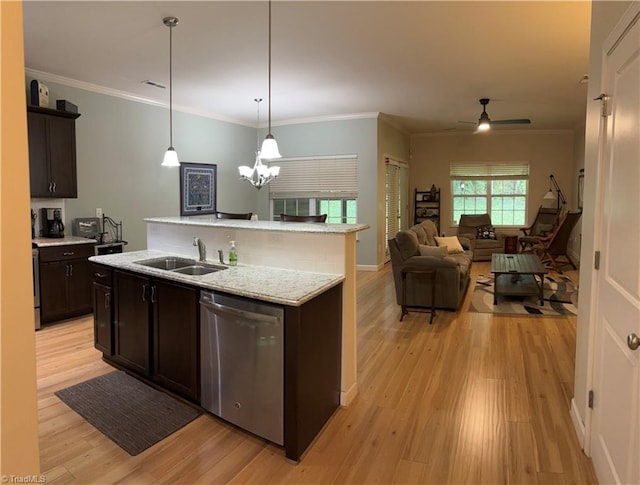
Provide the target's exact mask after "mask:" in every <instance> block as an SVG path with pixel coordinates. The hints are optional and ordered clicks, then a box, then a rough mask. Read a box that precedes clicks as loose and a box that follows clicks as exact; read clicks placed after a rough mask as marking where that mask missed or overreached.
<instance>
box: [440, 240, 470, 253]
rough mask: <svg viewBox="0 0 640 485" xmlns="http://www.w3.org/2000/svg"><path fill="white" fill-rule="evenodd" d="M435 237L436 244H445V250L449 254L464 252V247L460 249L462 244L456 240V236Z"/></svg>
mask: <svg viewBox="0 0 640 485" xmlns="http://www.w3.org/2000/svg"><path fill="white" fill-rule="evenodd" d="M435 239H436V243H437V244H438V246H447V251H448V253H449V254H456V253H463V252H464V249H462V245H461V244H460V241H459V240H458V236H449V237H436V238H435Z"/></svg>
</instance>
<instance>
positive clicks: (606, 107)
mask: <svg viewBox="0 0 640 485" xmlns="http://www.w3.org/2000/svg"><path fill="white" fill-rule="evenodd" d="M609 99H611V98H610V97H609V95H608V94H605V93H602V94H600V96H598V97H597V98H593V100H594V101H598V100H599V101H600V107H601V109H602V111H601V112H600V116H602V117H603V118H606V117H607V116H611V110H610V103H609Z"/></svg>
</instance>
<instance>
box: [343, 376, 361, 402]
mask: <svg viewBox="0 0 640 485" xmlns="http://www.w3.org/2000/svg"><path fill="white" fill-rule="evenodd" d="M357 395H358V383H357V382H354V384H353V385H352V386H351V388H350V389H348V390H346V391H340V406H348V405H349V404H351V403H352V402H353V400H354V399H355V398H356V396H357Z"/></svg>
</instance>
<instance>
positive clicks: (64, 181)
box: [27, 106, 80, 198]
mask: <svg viewBox="0 0 640 485" xmlns="http://www.w3.org/2000/svg"><path fill="white" fill-rule="evenodd" d="M78 116H80V115H79V114H78V113H68V112H66V111H58V110H55V109H48V108H40V107H36V106H28V107H27V126H28V130H29V180H30V184H31V197H56V198H76V197H77V196H78V188H77V177H76V128H75V119H76V118H77V117H78Z"/></svg>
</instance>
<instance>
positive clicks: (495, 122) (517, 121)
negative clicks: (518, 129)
mask: <svg viewBox="0 0 640 485" xmlns="http://www.w3.org/2000/svg"><path fill="white" fill-rule="evenodd" d="M491 124H492V125H530V124H531V120H530V119H529V118H519V119H515V120H491Z"/></svg>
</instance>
